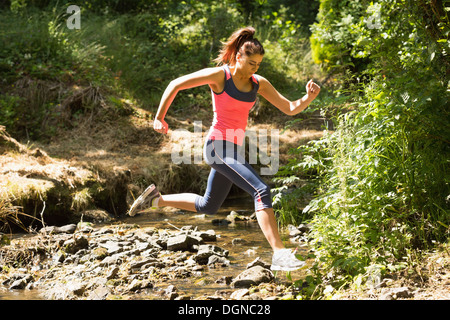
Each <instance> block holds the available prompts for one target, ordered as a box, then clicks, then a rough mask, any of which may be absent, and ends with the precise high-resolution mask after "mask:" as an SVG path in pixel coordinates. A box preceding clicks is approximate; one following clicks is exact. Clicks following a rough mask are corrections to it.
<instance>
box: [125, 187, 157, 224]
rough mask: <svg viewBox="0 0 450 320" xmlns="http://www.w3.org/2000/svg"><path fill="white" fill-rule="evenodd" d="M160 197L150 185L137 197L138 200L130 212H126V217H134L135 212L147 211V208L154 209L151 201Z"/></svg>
mask: <svg viewBox="0 0 450 320" xmlns="http://www.w3.org/2000/svg"><path fill="white" fill-rule="evenodd" d="M160 196H161V194H160V193H159V191H158V189H156V187H155V185H154V184H152V185H151V186H149V187H147V189H145V191H144V192H143V193H142V194H141V195H140V196H139V198H137V199H136V200H135V201H134V202H133V204H132V205H131V207H130V210H129V211H128V215H130V216H134V215H135V214H136V212H138V211H142V210H144V209H147V208H148V207H151V208H152V209H154V206H153V200H156V199H157V198H159V197H160Z"/></svg>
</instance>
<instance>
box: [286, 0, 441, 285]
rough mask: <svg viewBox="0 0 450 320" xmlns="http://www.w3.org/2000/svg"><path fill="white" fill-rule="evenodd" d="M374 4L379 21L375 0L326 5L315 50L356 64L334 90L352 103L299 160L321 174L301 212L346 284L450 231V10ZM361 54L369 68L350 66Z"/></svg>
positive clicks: (322, 259)
mask: <svg viewBox="0 0 450 320" xmlns="http://www.w3.org/2000/svg"><path fill="white" fill-rule="evenodd" d="M376 5H377V8H378V10H379V11H378V12H380V16H379V17H378V18H379V20H378V21H377V25H376V27H374V26H373V24H372V25H371V24H368V23H367V22H368V17H369V15H370V14H373V12H372V10H371V9H370V8H371V7H373V6H374V5H373V4H370V3H369V2H368V1H354V2H352V4H350V3H348V2H342V1H337V0H336V1H334V0H324V1H322V2H321V14H320V15H319V22H318V24H317V27H316V28H315V30H314V33H313V37H315V39H317V42H316V43H315V44H314V45H313V48H314V50H318V52H317V53H316V54H318V55H320V54H321V55H323V57H328V59H329V61H330V63H329V64H328V66H330V65H331V66H332V64H333V63H335V64H337V63H338V62H339V61H340V63H341V66H342V67H343V69H342V70H344V69H350V70H352V71H350V72H346V73H342V74H341V79H342V80H341V81H340V82H339V83H338V84H337V85H336V90H335V94H336V95H338V96H340V99H345V100H346V103H345V104H346V106H347V108H346V110H345V111H342V112H341V113H340V114H339V115H338V116H337V117H336V118H335V119H334V120H335V127H336V129H335V131H334V132H332V133H331V132H330V133H329V134H326V135H325V136H324V138H323V139H321V140H320V141H315V142H311V143H310V144H309V145H307V146H304V147H302V148H300V149H301V151H302V158H301V159H300V160H298V161H297V163H294V164H291V168H308V167H309V168H315V169H316V170H317V173H316V174H317V179H318V180H319V181H320V183H318V185H317V188H316V192H317V196H316V197H315V199H313V200H312V201H311V202H310V203H309V205H308V206H307V207H306V208H305V210H304V212H303V214H304V215H305V214H306V215H309V216H310V217H312V223H313V231H312V234H311V239H312V240H311V245H312V246H313V247H314V250H315V255H316V259H317V260H316V261H317V262H318V266H320V268H322V270H323V273H324V274H327V275H328V279H329V281H334V282H337V283H338V285H342V284H343V283H346V282H347V281H351V279H354V277H361V276H363V278H364V276H365V277H366V279H367V277H369V274H370V270H372V269H373V267H374V266H378V267H379V268H381V269H380V270H384V271H383V272H385V271H395V270H398V269H401V268H405V267H408V265H410V264H411V263H412V256H413V255H412V251H414V250H423V249H427V248H430V247H432V246H433V245H434V243H436V242H445V241H447V239H448V236H449V226H450V198H449V194H450V186H449V183H450V171H449V170H448V168H449V159H450V148H449V137H450V127H449V125H448V123H450V122H449V120H450V119H449V110H448V101H449V92H450V91H449V90H448V83H449V79H448V73H447V72H446V70H448V67H449V60H448V49H449V42H448V36H449V20H448V13H447V12H448V11H445V10H443V8H442V7H439V3H436V2H429V1H414V2H412V1H400V0H399V1H395V0H385V1H378V3H377V4H376ZM353 13H354V14H353ZM349 16H351V17H352V19H349V20H348V21H343V19H345V17H349ZM344 22H346V23H344ZM347 22H348V23H347ZM319 43H323V44H325V46H320V45H318V44H319ZM314 46H316V47H314ZM334 52H339V53H340V56H339V57H337V56H336V55H333V54H332V53H334ZM323 59H324V60H325V58H323ZM333 59H334V60H333ZM355 59H365V60H364V61H365V64H364V68H363V69H359V70H358V69H354V68H349V66H350V67H353V66H352V65H351V64H350V61H352V60H353V61H354V60H355ZM346 64H347V65H346ZM324 66H325V65H324ZM361 66H363V64H361ZM363 80H364V81H363ZM324 160H325V161H324ZM292 172H294V170H292Z"/></svg>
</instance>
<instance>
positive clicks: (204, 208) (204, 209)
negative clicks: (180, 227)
mask: <svg viewBox="0 0 450 320" xmlns="http://www.w3.org/2000/svg"><path fill="white" fill-rule="evenodd" d="M195 209H196V210H197V212H199V213H206V214H210V215H213V214H216V213H217V211H219V206H218V205H217V204H215V203H213V202H212V201H208V200H206V199H205V198H204V197H198V198H197V200H196V201H195Z"/></svg>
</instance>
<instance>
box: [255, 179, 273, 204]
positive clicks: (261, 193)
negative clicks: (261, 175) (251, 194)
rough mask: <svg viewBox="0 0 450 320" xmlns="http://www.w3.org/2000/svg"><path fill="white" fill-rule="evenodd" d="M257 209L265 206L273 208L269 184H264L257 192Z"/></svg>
mask: <svg viewBox="0 0 450 320" xmlns="http://www.w3.org/2000/svg"><path fill="white" fill-rule="evenodd" d="M255 200H256V201H255V209H256V211H259V210H261V209H264V208H272V196H271V193H270V187H269V186H268V185H267V184H263V185H262V186H261V187H260V188H258V191H257V192H256V194H255Z"/></svg>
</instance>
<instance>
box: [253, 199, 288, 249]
mask: <svg viewBox="0 0 450 320" xmlns="http://www.w3.org/2000/svg"><path fill="white" fill-rule="evenodd" d="M256 218H257V219H258V224H259V226H260V228H261V230H262V232H263V234H264V236H265V237H266V239H267V241H268V242H269V244H270V246H271V247H272V250H273V251H277V250H280V249H284V245H283V242H282V241H281V237H280V234H279V233H278V225H277V221H276V219H275V214H274V212H273V209H272V208H266V209H263V210H260V211H257V212H256Z"/></svg>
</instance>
